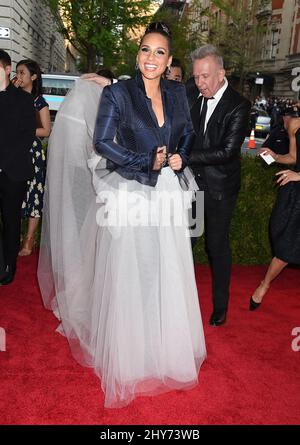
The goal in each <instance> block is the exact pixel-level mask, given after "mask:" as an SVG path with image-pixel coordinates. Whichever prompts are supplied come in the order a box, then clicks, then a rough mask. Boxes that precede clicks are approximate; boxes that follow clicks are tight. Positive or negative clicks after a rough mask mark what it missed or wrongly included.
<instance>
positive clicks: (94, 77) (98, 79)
mask: <svg viewBox="0 0 300 445" xmlns="http://www.w3.org/2000/svg"><path fill="white" fill-rule="evenodd" d="M80 79H83V80H89V81H91V82H95V83H97V84H98V85H100V86H101V87H103V88H104V87H106V86H107V85H111V81H110V79H107V78H106V77H103V76H98V74H96V73H87V74H83V75H82V76H80Z"/></svg>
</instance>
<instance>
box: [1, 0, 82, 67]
mask: <svg viewBox="0 0 300 445" xmlns="http://www.w3.org/2000/svg"><path fill="white" fill-rule="evenodd" d="M0 48H2V49H4V50H5V51H7V52H8V53H9V54H10V56H11V58H12V62H13V70H14V69H15V66H16V63H17V62H18V61H19V60H21V59H28V58H29V59H33V60H35V61H36V62H38V63H39V65H40V66H41V69H42V71H43V72H45V73H47V72H66V71H69V72H76V55H75V54H74V51H73V49H72V48H71V47H70V44H68V43H66V42H65V40H64V38H63V36H62V35H61V34H60V33H59V32H58V31H57V25H56V21H55V18H54V17H53V15H52V13H51V11H50V9H49V8H48V7H47V6H46V5H45V3H44V2H43V1H41V0H1V1H0Z"/></svg>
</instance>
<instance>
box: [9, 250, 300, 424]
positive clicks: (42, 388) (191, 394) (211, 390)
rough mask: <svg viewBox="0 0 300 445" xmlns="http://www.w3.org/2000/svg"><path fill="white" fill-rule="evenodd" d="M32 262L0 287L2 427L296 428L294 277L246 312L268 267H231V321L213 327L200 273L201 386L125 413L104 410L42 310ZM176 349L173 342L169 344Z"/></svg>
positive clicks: (299, 278)
mask: <svg viewBox="0 0 300 445" xmlns="http://www.w3.org/2000/svg"><path fill="white" fill-rule="evenodd" d="M36 264H37V256H36V255H35V256H31V257H27V258H21V259H20V260H19V268H18V272H17V277H16V280H15V282H14V283H13V284H11V285H9V286H3V287H1V288H0V302H1V306H0V308H1V309H0V312H1V313H0V326H1V327H3V328H4V329H5V330H6V334H7V351H6V352H0V424H2V425H3V424H6V425H7V424H8V425H16V424H68V425H72V424H98V425H111V424H115V425H117V424H118V425H122V424H123V425H131V424H144V425H153V424H154V425H155V424H156V425H165V424H167V425H168V424H169V425H180V424H183V425H184V424H185V425H196V424H197V425H202V424H210V425H214V424H223V425H225V424H299V423H300V373H299V369H300V351H299V352H296V351H293V350H292V340H293V339H294V342H295V343H296V346H297V345H299V346H300V336H299V341H297V339H296V338H295V337H293V336H292V330H293V328H295V327H299V329H300V270H299V269H292V268H289V269H287V270H285V271H284V273H283V274H282V275H281V276H280V277H279V278H278V279H277V280H276V282H275V283H274V284H273V287H272V290H271V291H270V292H269V294H268V295H267V296H266V298H265V300H264V302H263V305H262V306H261V308H259V310H257V311H256V312H253V313H252V312H249V311H248V300H249V296H250V294H251V291H252V290H253V289H254V287H255V286H256V284H257V283H258V282H259V281H260V280H261V278H262V276H263V272H264V271H265V267H242V266H236V267H234V268H233V275H232V296H231V304H230V311H229V317H228V322H227V324H226V325H225V326H222V327H218V328H213V327H211V326H209V325H208V320H209V316H210V312H211V297H210V286H211V282H210V273H209V269H208V267H206V266H197V269H196V273H197V282H198V288H199V296H200V304H201V310H202V315H203V323H204V329H205V334H206V343H207V352H208V357H207V360H206V361H205V363H204V365H203V367H202V369H201V371H200V381H199V385H198V387H196V388H194V389H193V390H190V391H187V392H181V391H177V392H171V393H167V394H163V395H160V396H156V397H141V398H138V399H136V400H135V401H134V402H133V403H132V404H131V405H129V406H128V407H126V408H122V409H115V410H110V409H104V408H103V395H102V392H101V389H100V386H99V381H98V379H97V378H96V376H95V375H94V374H93V371H92V370H90V369H88V368H82V367H81V366H80V365H78V364H77V363H76V362H75V361H74V359H73V358H72V356H71V354H70V350H69V347H68V344H67V341H66V340H65V339H64V338H63V337H62V336H61V335H59V334H58V333H56V332H55V329H56V327H57V321H56V319H55V318H54V316H53V315H52V313H51V312H49V311H46V310H45V309H44V308H43V305H42V302H41V299H40V294H39V289H38V285H37V281H36V277H35V270H36ZM174 347H175V345H174Z"/></svg>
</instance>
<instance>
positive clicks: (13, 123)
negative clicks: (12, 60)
mask: <svg viewBox="0 0 300 445" xmlns="http://www.w3.org/2000/svg"><path fill="white" fill-rule="evenodd" d="M0 114H1V116H0V169H2V170H3V171H4V173H6V175H7V176H8V177H9V178H10V179H12V180H13V181H24V180H27V179H30V178H32V176H33V173H34V170H33V163H32V155H31V153H30V148H31V147H32V144H33V141H34V137H35V130H36V114H35V109H34V104H33V97H32V96H31V94H29V93H26V92H25V91H23V90H21V89H19V88H15V87H14V86H13V85H9V86H8V87H7V88H6V91H1V92H0Z"/></svg>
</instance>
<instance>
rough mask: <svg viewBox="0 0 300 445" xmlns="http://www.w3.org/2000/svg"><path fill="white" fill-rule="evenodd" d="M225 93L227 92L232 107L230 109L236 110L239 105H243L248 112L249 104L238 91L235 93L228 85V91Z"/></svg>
mask: <svg viewBox="0 0 300 445" xmlns="http://www.w3.org/2000/svg"><path fill="white" fill-rule="evenodd" d="M225 92H227V95H228V97H229V98H230V103H231V105H232V108H236V107H238V106H239V105H244V106H246V107H247V108H249V112H250V109H251V102H250V101H249V100H248V99H246V97H244V96H242V95H241V94H240V93H239V92H238V91H236V90H235V89H234V88H232V87H231V86H230V85H229V86H228V89H227V90H226V91H225Z"/></svg>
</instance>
